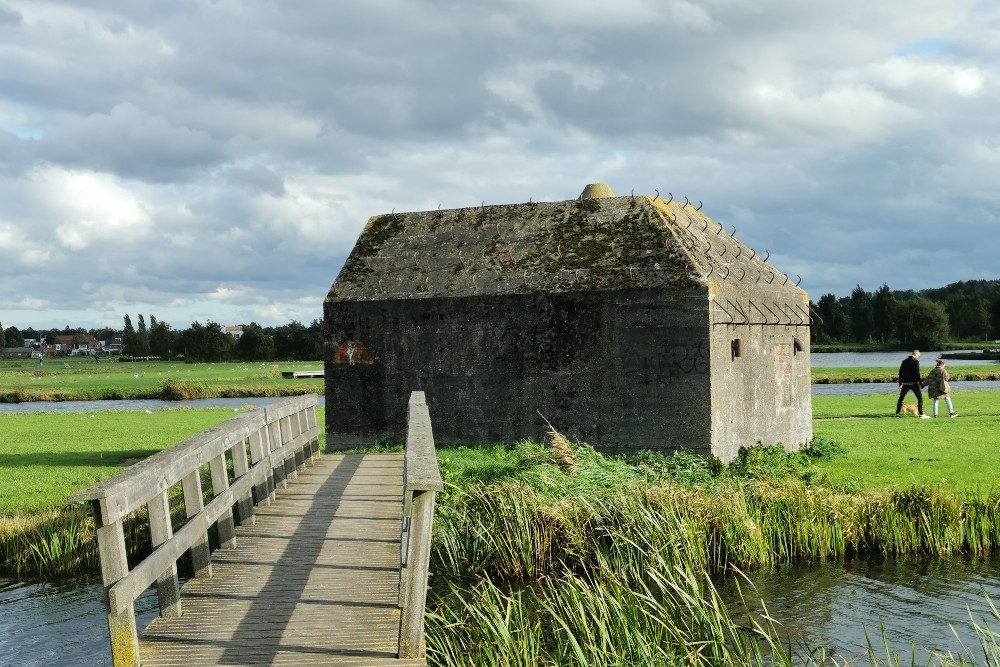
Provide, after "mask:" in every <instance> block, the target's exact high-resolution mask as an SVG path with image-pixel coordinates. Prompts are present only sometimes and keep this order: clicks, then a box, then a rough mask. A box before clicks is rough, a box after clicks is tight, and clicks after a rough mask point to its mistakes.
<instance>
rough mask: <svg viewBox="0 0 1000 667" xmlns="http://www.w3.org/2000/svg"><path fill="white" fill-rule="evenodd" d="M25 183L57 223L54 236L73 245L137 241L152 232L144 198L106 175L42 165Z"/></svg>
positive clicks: (74, 247) (67, 245)
mask: <svg viewBox="0 0 1000 667" xmlns="http://www.w3.org/2000/svg"><path fill="white" fill-rule="evenodd" d="M26 186H27V188H28V192H29V196H30V197H31V198H32V199H33V201H34V204H35V206H37V208H38V210H39V211H40V212H42V213H43V214H44V215H45V217H46V218H47V219H49V220H50V221H53V222H54V225H55V229H54V241H55V242H56V243H58V244H59V245H61V246H63V247H65V248H68V249H69V250H74V251H76V250H83V249H85V248H87V247H88V246H90V245H92V244H100V243H135V242H136V241H137V240H141V239H142V238H143V237H145V236H146V235H147V234H148V233H149V230H150V227H151V224H152V220H151V217H150V215H149V211H148V206H147V205H146V203H145V202H144V201H142V199H141V198H140V197H138V196H137V194H136V193H135V192H133V191H130V190H128V189H126V188H125V187H123V186H122V185H121V184H120V183H118V182H117V181H116V179H114V178H113V177H112V176H110V175H108V174H96V173H92V172H79V171H72V170H67V169H63V168H61V167H43V168H39V169H37V170H35V171H34V172H33V173H32V174H31V175H30V177H29V179H28V181H27V183H26Z"/></svg>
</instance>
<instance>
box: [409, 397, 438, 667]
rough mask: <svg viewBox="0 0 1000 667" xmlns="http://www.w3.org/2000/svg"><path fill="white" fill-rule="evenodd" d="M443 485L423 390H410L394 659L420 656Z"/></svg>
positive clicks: (424, 648)
mask: <svg viewBox="0 0 1000 667" xmlns="http://www.w3.org/2000/svg"><path fill="white" fill-rule="evenodd" d="M442 489H444V484H442V482H441V471H440V469H439V468H438V463H437V452H436V451H435V449H434V435H433V433H432V432H431V418H430V413H429V412H428V410H427V402H426V400H425V399H424V392H422V391H415V392H413V393H411V394H410V402H409V406H408V424H407V431H406V454H405V455H404V459H403V521H402V534H401V538H402V539H401V541H400V572H399V606H400V621H399V657H400V658H423V657H424V656H425V655H426V646H425V642H424V606H425V605H426V602H427V579H428V577H429V576H430V572H429V565H430V554H431V538H432V533H433V522H434V494H435V493H436V492H438V491H441V490H442Z"/></svg>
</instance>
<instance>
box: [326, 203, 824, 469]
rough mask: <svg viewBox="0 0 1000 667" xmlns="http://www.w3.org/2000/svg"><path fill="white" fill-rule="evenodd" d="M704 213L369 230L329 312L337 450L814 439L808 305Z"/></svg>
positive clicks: (646, 207) (418, 219)
mask: <svg viewBox="0 0 1000 667" xmlns="http://www.w3.org/2000/svg"><path fill="white" fill-rule="evenodd" d="M768 258H769V255H765V256H763V257H762V256H761V255H760V254H759V253H757V252H756V251H754V250H753V249H751V248H748V247H747V246H745V245H743V244H742V243H740V242H739V241H738V240H736V239H735V238H734V237H733V235H732V234H730V233H729V232H728V231H727V230H726V229H725V228H724V227H723V226H722V225H720V224H719V223H716V222H714V221H712V220H711V219H709V218H708V217H706V216H705V215H703V214H702V213H701V212H700V210H698V209H697V208H696V207H695V206H694V205H692V204H689V203H688V202H687V201H685V202H677V201H673V200H672V199H670V200H664V199H663V198H662V197H658V196H656V197H649V196H626V197H616V196H614V195H613V193H611V190H610V188H608V186H606V185H603V184H593V185H588V186H587V188H586V189H585V190H584V192H583V193H582V194H581V196H580V197H579V198H577V199H574V200H568V201H559V202H544V203H527V204H512V205H500V206H479V207H472V208H462V209H453V210H443V211H442V210H438V211H424V212H414V213H393V214H389V215H380V216H375V217H373V218H371V220H369V222H368V224H367V226H366V227H365V229H364V231H363V232H362V233H361V235H360V237H359V238H358V241H357V243H356V244H355V246H354V249H353V250H352V252H351V254H350V256H349V257H348V259H347V261H346V262H345V264H344V267H343V269H342V270H341V272H340V275H339V276H338V277H337V279H336V281H335V282H334V283H333V286H332V288H331V289H330V292H329V295H328V296H327V298H326V301H325V303H324V320H325V328H326V338H327V341H326V342H327V352H326V359H325V377H326V399H327V406H328V408H327V411H326V430H327V448H328V449H330V450H335V449H338V448H342V447H345V446H357V445H371V444H373V443H375V442H378V441H380V440H383V439H386V438H393V439H397V440H401V439H402V437H403V429H404V428H405V424H406V405H407V397H408V396H409V393H410V392H411V391H413V390H421V391H424V392H425V393H426V397H427V403H428V405H429V408H430V412H431V415H432V416H433V423H434V431H435V433H434V435H435V438H436V440H437V441H438V442H441V443H459V442H465V443H476V442H514V441H517V440H521V439H525V438H534V439H539V438H541V437H543V435H544V433H545V430H546V428H547V426H546V420H548V421H549V422H550V423H551V424H552V425H553V426H555V427H556V428H557V429H559V430H560V431H561V432H563V433H564V434H565V435H567V436H568V437H570V438H573V439H577V440H580V441H583V442H587V443H589V444H591V445H593V446H595V447H596V448H598V449H600V450H602V451H606V452H631V451H637V450H640V449H652V450H660V451H676V450H679V449H684V450H689V451H693V452H697V453H701V454H713V455H716V456H718V457H720V458H721V459H723V460H724V461H729V460H731V459H732V458H733V457H735V456H736V454H737V453H738V451H739V448H740V447H742V446H752V445H754V444H757V443H758V442H760V443H764V444H778V443H780V444H783V445H784V446H785V447H786V448H789V449H794V448H797V447H799V446H801V445H803V444H805V443H807V442H808V441H809V440H810V439H811V437H812V421H811V417H812V415H811V413H812V408H811V394H810V387H811V385H810V370H809V366H810V363H809V301H808V295H807V294H806V292H805V291H804V290H802V289H800V288H799V287H798V286H797V281H794V280H790V279H789V277H788V276H787V275H785V274H783V273H781V272H780V271H778V270H777V269H776V268H775V267H773V266H772V265H771V264H770V263H769V262H768V261H767V260H768Z"/></svg>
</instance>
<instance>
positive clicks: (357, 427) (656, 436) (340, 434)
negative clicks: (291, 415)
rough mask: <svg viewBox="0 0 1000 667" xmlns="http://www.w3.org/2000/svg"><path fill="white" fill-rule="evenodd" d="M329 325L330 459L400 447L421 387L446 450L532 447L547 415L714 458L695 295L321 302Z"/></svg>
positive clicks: (596, 439) (600, 440)
mask: <svg viewBox="0 0 1000 667" xmlns="http://www.w3.org/2000/svg"><path fill="white" fill-rule="evenodd" d="M325 318H326V327H327V347H328V350H327V359H326V366H325V373H326V399H327V406H328V407H327V411H326V415H327V448H328V449H336V448H338V447H342V446H345V445H352V444H371V443H374V442H376V441H378V440H379V439H382V438H385V437H392V438H395V439H397V440H401V439H402V437H403V432H404V431H403V430H404V426H405V422H406V401H407V398H408V396H409V393H410V392H411V391H413V390H422V391H424V392H426V395H427V403H428V405H429V408H430V413H431V418H432V422H433V424H434V436H435V438H436V439H437V441H438V442H441V443H455V442H468V443H475V442H515V441H517V440H520V439H524V438H535V439H539V438H542V437H543V435H544V433H545V429H546V426H545V422H544V421H543V419H542V415H544V417H545V418H546V419H548V420H549V421H550V422H551V423H552V424H553V425H554V426H555V427H556V428H558V429H559V430H560V431H562V432H563V433H564V434H565V435H567V436H568V437H570V438H573V439H578V440H581V441H584V442H587V443H589V444H592V445H594V446H595V447H598V448H600V449H602V450H604V451H624V450H631V451H635V450H637V449H640V448H649V449H660V450H674V449H680V448H684V449H688V450H692V451H697V452H701V453H709V451H710V437H711V432H712V424H713V422H712V417H711V412H712V395H711V390H710V385H709V378H710V371H711V367H710V358H709V357H710V352H709V345H710V336H711V335H712V333H713V332H712V331H711V327H710V326H709V324H708V299H707V296H706V293H705V291H703V290H697V291H695V290H689V291H686V292H683V291H680V290H673V291H672V292H670V293H668V291H666V290H661V289H638V290H620V291H604V292H600V291H598V292H571V293H545V294H543V293H535V294H531V293H529V294H521V295H499V296H497V295H484V296H476V297H424V298H419V297H415V298H410V299H399V300H377V301H359V300H355V301H352V300H340V301H338V300H328V301H327V303H326V304H325ZM539 413H541V414H539Z"/></svg>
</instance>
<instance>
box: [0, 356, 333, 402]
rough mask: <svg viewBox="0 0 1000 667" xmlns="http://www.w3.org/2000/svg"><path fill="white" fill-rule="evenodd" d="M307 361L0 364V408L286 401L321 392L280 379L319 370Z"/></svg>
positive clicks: (311, 383) (307, 383) (311, 382)
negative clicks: (90, 403)
mask: <svg viewBox="0 0 1000 667" xmlns="http://www.w3.org/2000/svg"><path fill="white" fill-rule="evenodd" d="M322 368H323V364H322V362H319V361H312V362H266V363H260V362H255V363H213V364H185V363H179V362H167V361H148V362H147V361H144V362H125V363H120V362H118V361H115V360H113V359H104V360H102V361H101V363H99V364H98V363H94V360H93V359H91V358H88V357H65V358H57V359H48V360H46V361H45V363H44V364H41V365H40V364H39V363H38V362H37V361H29V360H24V361H21V360H17V361H0V403H21V402H25V401H77V400H79V401H86V400H103V399H143V398H164V399H168V400H169V399H179V398H217V397H233V398H240V397H247V396H291V395H296V394H306V393H315V394H322V393H323V379H322V378H319V379H295V380H286V379H284V378H282V377H281V373H282V371H295V370H322Z"/></svg>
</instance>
